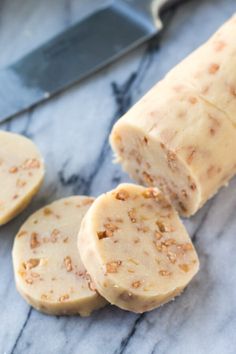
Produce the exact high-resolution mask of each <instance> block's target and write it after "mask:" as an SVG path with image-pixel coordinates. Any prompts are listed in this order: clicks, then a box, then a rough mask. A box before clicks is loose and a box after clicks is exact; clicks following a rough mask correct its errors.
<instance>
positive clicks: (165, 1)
mask: <svg viewBox="0 0 236 354" xmlns="http://www.w3.org/2000/svg"><path fill="white" fill-rule="evenodd" d="M182 1H183V0H125V2H126V3H127V4H129V5H131V6H132V7H134V8H136V9H137V10H138V11H140V12H141V13H142V14H143V15H144V14H145V15H146V17H147V18H148V19H149V20H151V21H152V23H153V24H154V25H155V26H156V27H157V28H158V29H161V28H162V27H163V24H162V21H161V18H160V14H161V12H162V11H165V10H167V9H169V8H170V7H172V6H174V5H176V4H178V3H180V2H182Z"/></svg>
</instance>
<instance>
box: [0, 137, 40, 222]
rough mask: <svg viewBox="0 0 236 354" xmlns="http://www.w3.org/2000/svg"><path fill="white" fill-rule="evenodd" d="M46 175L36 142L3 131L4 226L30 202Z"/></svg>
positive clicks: (0, 199) (0, 201) (0, 206)
mask: <svg viewBox="0 0 236 354" xmlns="http://www.w3.org/2000/svg"><path fill="white" fill-rule="evenodd" d="M43 177H44V162H43V159H42V156H41V154H40V153H39V151H38V149H37V147H36V146H35V144H34V143H33V142H32V141H31V140H29V139H27V138H25V137H24V136H22V135H18V134H14V133H9V132H4V131H0V183H1V189H0V225H3V224H5V223H7V222H8V221H10V220H11V219H12V218H14V217H15V216H16V215H17V214H19V213H20V212H21V211H22V210H23V209H24V208H25V207H26V206H27V205H28V204H29V203H30V201H31V199H32V198H33V196H34V195H35V194H36V193H37V192H38V190H39V188H40V186H41V184H42V181H43Z"/></svg>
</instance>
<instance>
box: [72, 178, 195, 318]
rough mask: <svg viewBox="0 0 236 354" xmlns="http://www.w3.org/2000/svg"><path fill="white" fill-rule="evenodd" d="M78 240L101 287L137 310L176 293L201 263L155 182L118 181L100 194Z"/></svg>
mask: <svg viewBox="0 0 236 354" xmlns="http://www.w3.org/2000/svg"><path fill="white" fill-rule="evenodd" d="M78 244H79V251H80V256H81V259H82V262H83V263H84V265H85V267H86V268H87V270H88V272H89V273H90V275H91V277H92V279H93V281H94V283H95V285H96V288H97V290H98V291H99V293H100V294H101V295H102V296H103V297H105V298H106V299H107V300H108V301H109V302H110V303H112V304H115V305H117V306H119V307H120V308H122V309H125V310H129V311H133V312H137V313H142V312H144V311H148V310H152V309H154V308H156V307H158V306H160V305H162V304H163V303H166V302H168V301H169V300H171V299H173V298H174V297H175V296H177V295H179V294H180V293H181V291H182V290H183V289H184V288H185V287H186V286H187V285H188V283H189V282H190V281H191V279H192V278H193V276H194V275H195V274H196V273H197V271H198V268H199V261H198V257H197V254H196V251H195V249H194V247H193V244H192V243H191V240H190V238H189V236H188V234H187V232H186V230H185V228H184V226H183V225H182V223H181V221H180V219H179V217H178V215H177V213H176V211H175V210H174V209H173V207H172V206H171V205H170V204H169V202H168V201H167V200H166V199H165V197H164V196H163V194H162V193H161V192H160V191H159V190H158V189H156V188H144V187H141V186H138V185H134V184H121V185H119V186H118V187H117V188H116V189H115V190H113V191H111V192H108V193H106V194H103V195H101V196H100V197H98V198H97V199H96V201H95V202H94V203H93V205H92V206H91V208H90V209H89V211H88V213H87V214H86V216H85V218H84V219H83V221H82V224H81V228H80V232H79V236H78Z"/></svg>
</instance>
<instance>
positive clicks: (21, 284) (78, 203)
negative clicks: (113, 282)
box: [13, 196, 106, 316]
mask: <svg viewBox="0 0 236 354" xmlns="http://www.w3.org/2000/svg"><path fill="white" fill-rule="evenodd" d="M93 200H94V199H93V198H89V197H81V196H74V197H69V198H65V199H60V200H58V201H56V202H54V203H52V204H50V205H48V206H46V207H44V208H42V209H40V210H38V211H37V212H36V213H34V214H33V215H31V216H30V217H29V219H28V220H27V221H26V222H25V223H24V225H23V226H22V227H21V229H20V231H19V232H18V234H17V235H16V238H15V243H14V248H13V264H14V272H15V280H16V286H17V289H18V291H19V292H20V294H21V295H22V296H23V297H24V298H25V300H26V301H27V302H28V303H29V304H31V305H32V306H33V307H35V308H36V309H37V310H39V311H42V312H45V313H47V314H52V315H73V314H80V315H81V316H88V315H89V314H90V313H91V312H92V311H93V310H95V309H98V308H100V307H102V306H104V305H105V303H106V301H105V300H104V299H103V298H102V297H101V296H100V295H98V294H97V292H96V289H95V287H94V284H93V282H92V280H91V278H90V276H89V274H88V273H87V271H86V269H85V268H84V266H83V264H82V262H81V260H80V258H79V255H78V250H77V235H78V231H79V228H80V223H81V220H82V218H83V217H84V215H85V213H86V212H87V210H88V209H89V207H90V205H91V204H92V202H93Z"/></svg>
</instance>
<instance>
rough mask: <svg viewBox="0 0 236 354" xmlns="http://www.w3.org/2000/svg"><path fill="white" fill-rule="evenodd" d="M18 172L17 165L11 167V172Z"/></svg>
mask: <svg viewBox="0 0 236 354" xmlns="http://www.w3.org/2000/svg"><path fill="white" fill-rule="evenodd" d="M16 172H18V167H17V166H12V167H11V168H9V173H16Z"/></svg>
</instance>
